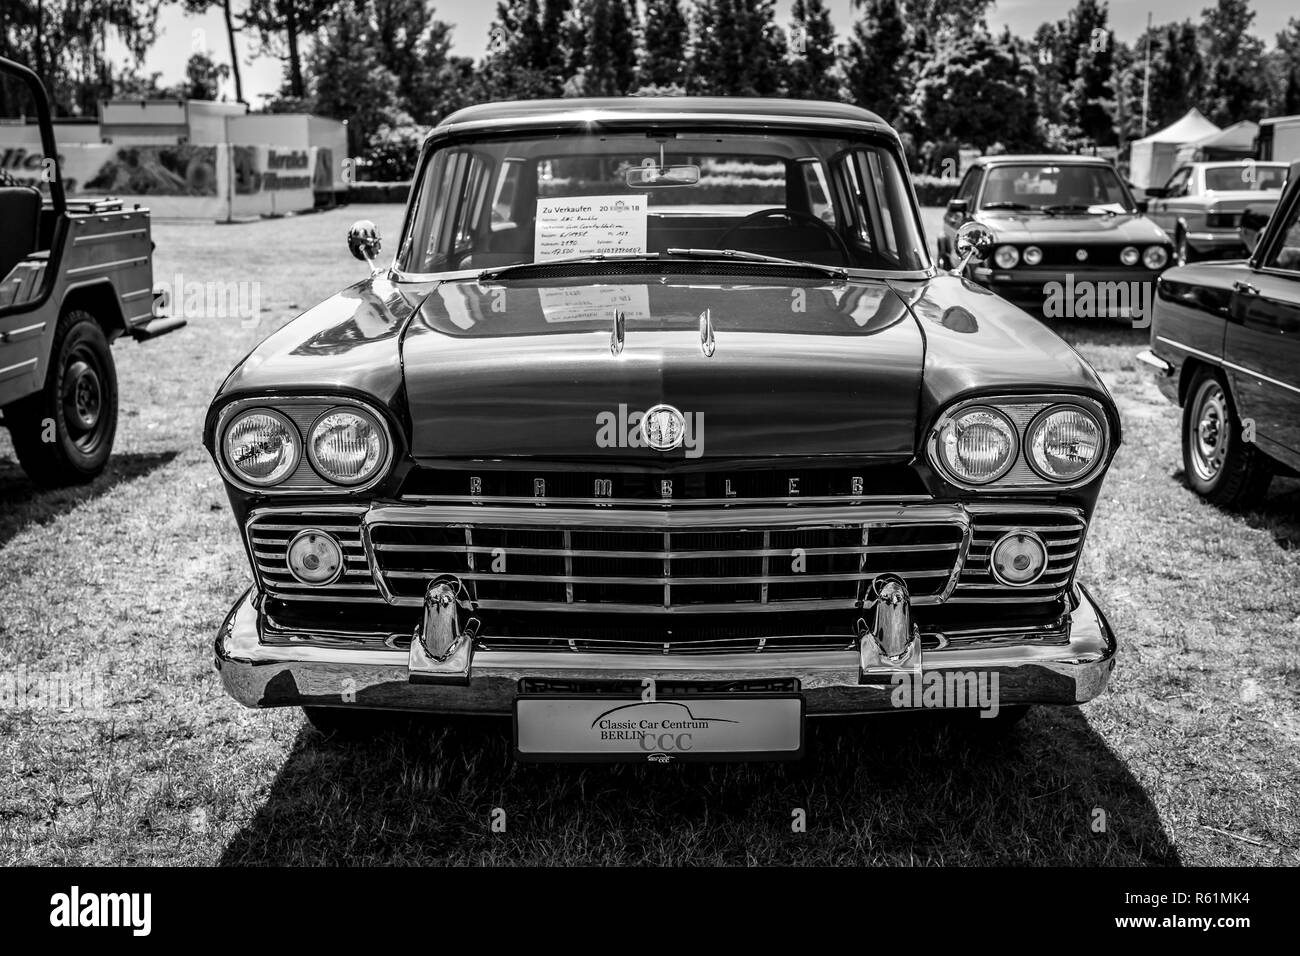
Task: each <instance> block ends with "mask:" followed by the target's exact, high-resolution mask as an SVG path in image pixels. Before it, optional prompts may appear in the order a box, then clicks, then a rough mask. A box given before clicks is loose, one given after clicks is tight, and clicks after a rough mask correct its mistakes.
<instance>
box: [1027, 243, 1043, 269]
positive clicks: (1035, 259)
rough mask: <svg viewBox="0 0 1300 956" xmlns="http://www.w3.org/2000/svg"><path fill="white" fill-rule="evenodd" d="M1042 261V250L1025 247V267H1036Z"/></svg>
mask: <svg viewBox="0 0 1300 956" xmlns="http://www.w3.org/2000/svg"><path fill="white" fill-rule="evenodd" d="M1042 261H1043V250H1042V249H1039V248H1038V247H1037V246H1026V247H1025V265H1027V266H1036V265H1038V264H1039V263H1040V262H1042Z"/></svg>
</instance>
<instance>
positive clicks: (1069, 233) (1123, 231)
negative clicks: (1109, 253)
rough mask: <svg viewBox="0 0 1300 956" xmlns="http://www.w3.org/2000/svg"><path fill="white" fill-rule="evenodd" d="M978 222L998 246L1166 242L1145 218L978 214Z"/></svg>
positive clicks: (1162, 235) (1160, 231)
mask: <svg viewBox="0 0 1300 956" xmlns="http://www.w3.org/2000/svg"><path fill="white" fill-rule="evenodd" d="M979 220H980V222H982V223H984V224H985V225H986V226H988V227H989V228H990V229H992V230H993V232H994V234H995V235H996V236H997V238H998V241H1000V242H1081V241H1087V242H1134V243H1138V242H1166V241H1168V240H1167V238H1166V236H1165V233H1164V230H1162V229H1161V228H1160V227H1159V226H1157V225H1156V224H1155V223H1154V222H1152V221H1151V220H1150V219H1148V218H1147V217H1146V216H1139V215H1118V216H1041V215H1036V214H1031V215H1025V214H1023V213H996V214H995V213H981V214H980V216H979Z"/></svg>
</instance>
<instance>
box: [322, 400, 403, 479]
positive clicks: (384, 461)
mask: <svg viewBox="0 0 1300 956" xmlns="http://www.w3.org/2000/svg"><path fill="white" fill-rule="evenodd" d="M332 415H353V416H355V417H357V418H360V419H369V420H370V423H371V424H372V425H373V426H374V428H375V431H376V433H377V434H378V436H379V441H380V450H379V456H378V458H377V459H376V461H375V465H374V470H373V471H371V472H370V473H368V474H364V475H362V476H361V477H360V478H357V479H354V480H351V481H344V480H343V479H341V478H335V477H333V476H332V475H330V474H329V471H328V469H326V468H325V467H324V466H323V465H322V464H321V463H320V460H319V459H318V457H317V455H316V430H317V429H318V428H320V427H321V425H322V424H323V423H324V422H325V420H326V419H327V418H329V417H330V416H332ZM303 444H304V446H305V447H306V452H307V460H308V462H309V463H310V464H311V467H312V471H314V472H316V474H317V475H318V476H319V477H320V478H321V479H322V480H324V481H326V482H328V483H329V484H331V485H336V486H338V487H341V488H348V489H353V488H356V487H358V486H360V485H365V484H368V483H369V482H371V481H372V480H373V479H374V478H376V477H377V476H379V475H381V474H383V473H384V471H385V470H386V468H387V465H388V463H389V462H390V461H391V460H392V456H393V448H392V440H391V439H390V438H389V435H388V429H387V428H385V427H384V425H383V422H382V420H381V419H380V418H379V416H378V415H376V414H375V413H374V412H372V411H370V410H369V409H367V408H366V407H365V406H363V405H335V406H333V407H331V408H327V409H326V410H325V411H323V412H322V413H321V414H320V415H318V416H317V417H316V420H315V421H314V422H312V425H311V428H310V429H308V431H307V437H306V439H305V441H304V442H303Z"/></svg>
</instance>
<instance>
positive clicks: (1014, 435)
mask: <svg viewBox="0 0 1300 956" xmlns="http://www.w3.org/2000/svg"><path fill="white" fill-rule="evenodd" d="M981 414H987V415H991V416H993V417H994V418H995V419H1000V420H1001V422H1002V423H1003V424H1004V425H1006V429H1007V432H1008V434H1009V435H1010V436H1011V452H1010V454H1008V455H1007V458H1006V460H1005V461H1004V462H1003V463H1002V465H1001V466H1000V467H999V468H998V469H997V471H995V472H994V473H993V474H992V475H990V476H989V477H987V478H984V479H982V480H979V481H976V480H975V479H973V478H967V477H965V476H963V475H960V474H958V473H957V472H956V470H955V469H954V468H953V466H952V465H951V464H949V462H948V461H947V460H946V458H945V456H944V453H943V450H942V448H941V443H942V442H943V441H944V434H945V433H946V431H947V429H948V427H949V426H951V425H953V424H955V423H956V422H957V421H958V420H959V419H960V418H962V417H963V416H967V415H981ZM933 454H934V463H935V464H936V465H938V466H939V468H940V469H941V471H942V473H943V474H944V475H945V476H946V477H948V478H949V479H950V480H952V481H953V482H954V483H957V484H965V485H969V486H970V487H974V488H983V487H986V486H988V485H991V484H993V483H994V482H995V481H997V480H998V479H999V478H1001V477H1002V476H1003V475H1005V474H1006V473H1007V472H1008V471H1010V470H1011V467H1012V466H1013V465H1014V464H1015V463H1016V459H1017V458H1018V457H1019V456H1020V433H1019V431H1018V430H1017V429H1016V425H1015V422H1013V421H1012V420H1011V419H1010V418H1008V417H1007V415H1006V414H1005V413H1004V412H1002V411H1001V410H1000V409H998V408H997V407H996V406H994V405H989V404H985V403H978V402H977V403H972V404H969V405H966V406H965V407H963V408H961V409H959V410H957V411H955V412H954V413H953V414H952V415H950V416H945V418H944V419H943V420H942V421H940V422H939V423H938V425H936V427H935V435H934V452H933Z"/></svg>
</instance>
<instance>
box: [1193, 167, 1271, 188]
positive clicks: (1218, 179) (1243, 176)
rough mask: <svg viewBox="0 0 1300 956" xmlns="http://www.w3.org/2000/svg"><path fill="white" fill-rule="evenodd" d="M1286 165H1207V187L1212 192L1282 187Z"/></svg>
mask: <svg viewBox="0 0 1300 956" xmlns="http://www.w3.org/2000/svg"><path fill="white" fill-rule="evenodd" d="M1286 169H1287V168H1286V166H1285V165H1284V164H1282V163H1278V164H1277V165H1276V166H1265V165H1264V164H1263V163H1246V164H1245V165H1243V166H1207V167H1206V169H1205V188H1206V190H1208V191H1211V192H1235V191H1237V190H1239V189H1245V190H1252V189H1281V188H1282V187H1283V186H1284V185H1285V184H1286Z"/></svg>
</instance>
